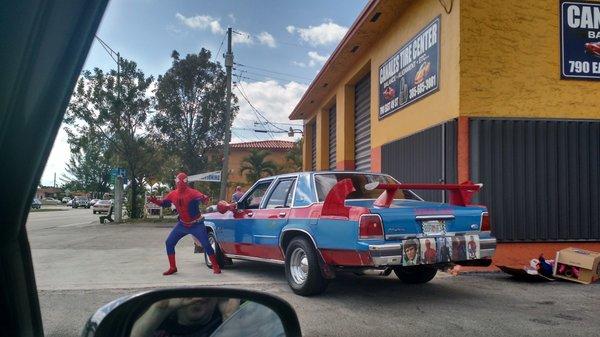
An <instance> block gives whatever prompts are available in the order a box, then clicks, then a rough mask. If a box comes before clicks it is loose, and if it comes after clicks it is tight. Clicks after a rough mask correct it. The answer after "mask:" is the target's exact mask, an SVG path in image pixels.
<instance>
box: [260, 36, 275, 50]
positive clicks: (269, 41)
mask: <svg viewBox="0 0 600 337" xmlns="http://www.w3.org/2000/svg"><path fill="white" fill-rule="evenodd" d="M258 41H260V43H261V44H264V45H267V46H269V47H271V48H275V47H276V44H275V38H274V37H273V35H271V34H269V33H267V32H261V33H260V34H258Z"/></svg>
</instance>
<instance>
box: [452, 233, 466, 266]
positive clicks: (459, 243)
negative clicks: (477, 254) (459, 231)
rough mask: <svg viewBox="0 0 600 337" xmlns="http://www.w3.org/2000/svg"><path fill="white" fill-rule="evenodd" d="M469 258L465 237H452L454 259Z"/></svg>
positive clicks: (462, 259)
mask: <svg viewBox="0 0 600 337" xmlns="http://www.w3.org/2000/svg"><path fill="white" fill-rule="evenodd" d="M466 259H467V245H466V243H465V237H464V236H462V235H457V236H455V237H453V238H452V261H465V260H466Z"/></svg>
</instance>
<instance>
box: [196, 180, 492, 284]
mask: <svg viewBox="0 0 600 337" xmlns="http://www.w3.org/2000/svg"><path fill="white" fill-rule="evenodd" d="M480 187H481V185H476V184H472V183H464V184H401V183H399V182H398V181H396V180H395V179H394V178H392V177H391V176H389V175H385V174H377V173H363V172H337V171H332V172H326V171H324V172H303V173H294V174H283V175H279V176H273V177H268V178H263V179H260V180H258V181H257V182H256V183H255V184H254V185H253V186H252V188H250V189H249V190H248V191H247V192H246V193H245V194H244V196H243V197H242V198H241V199H240V201H239V202H238V203H236V204H227V203H225V202H220V203H219V205H218V209H219V212H214V213H209V214H206V215H205V224H206V226H207V230H208V232H209V233H208V234H209V240H210V242H211V244H212V245H213V248H215V251H216V254H217V258H218V261H219V263H220V264H221V265H226V264H228V263H231V259H245V260H254V261H264V262H270V263H277V264H284V265H285V274H286V278H287V281H288V283H289V285H290V287H291V288H292V290H293V291H294V292H295V293H297V294H300V295H313V294H318V293H321V292H323V291H324V290H325V288H326V287H327V284H328V282H329V280H330V279H333V278H334V277H335V274H336V273H337V272H340V271H350V272H355V273H360V272H363V271H365V270H367V269H378V270H381V271H382V273H383V274H385V275H389V274H390V273H391V272H392V271H393V272H394V273H395V274H396V275H397V276H398V278H399V279H400V280H401V281H403V282H405V283H426V282H428V281H430V280H431V279H433V277H434V276H435V274H436V272H437V270H438V269H444V268H448V267H449V266H451V265H453V264H459V265H467V266H487V265H490V263H491V257H492V255H493V253H494V250H495V248H496V239H495V238H494V237H493V236H492V235H491V229H490V222H489V215H488V212H487V209H486V207H484V206H479V205H471V204H470V200H471V196H472V194H473V193H474V192H476V191H477V190H479V188H480ZM423 189H427V190H432V189H433V190H447V191H449V192H450V193H449V194H450V202H449V203H437V202H428V201H424V200H423V199H421V198H420V197H419V196H418V195H417V194H416V193H415V192H413V190H423ZM207 265H209V266H210V261H208V259H207Z"/></svg>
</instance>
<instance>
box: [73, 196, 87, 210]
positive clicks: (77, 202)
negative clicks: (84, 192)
mask: <svg viewBox="0 0 600 337" xmlns="http://www.w3.org/2000/svg"><path fill="white" fill-rule="evenodd" d="M71 207H73V208H79V207H83V208H90V199H88V198H87V197H75V198H74V199H73V204H72V205H71Z"/></svg>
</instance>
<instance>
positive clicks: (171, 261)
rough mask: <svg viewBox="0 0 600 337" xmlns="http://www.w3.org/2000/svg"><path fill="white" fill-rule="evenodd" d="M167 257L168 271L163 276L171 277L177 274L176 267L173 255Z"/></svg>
mask: <svg viewBox="0 0 600 337" xmlns="http://www.w3.org/2000/svg"><path fill="white" fill-rule="evenodd" d="M168 257H169V270H167V271H166V272H164V273H163V275H171V274H175V273H176V272H177V266H176V265H175V254H172V255H168Z"/></svg>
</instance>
